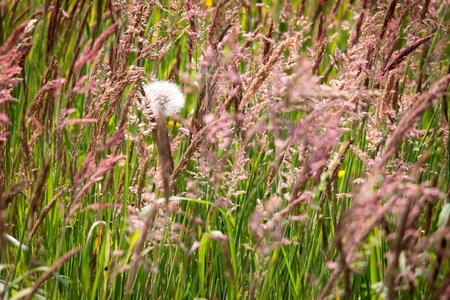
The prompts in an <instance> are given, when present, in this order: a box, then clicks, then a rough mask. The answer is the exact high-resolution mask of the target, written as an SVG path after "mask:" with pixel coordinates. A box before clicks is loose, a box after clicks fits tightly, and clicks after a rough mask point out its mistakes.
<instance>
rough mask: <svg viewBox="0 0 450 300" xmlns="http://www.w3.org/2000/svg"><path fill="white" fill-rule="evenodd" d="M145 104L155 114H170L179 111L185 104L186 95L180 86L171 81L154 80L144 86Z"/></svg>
mask: <svg viewBox="0 0 450 300" xmlns="http://www.w3.org/2000/svg"><path fill="white" fill-rule="evenodd" d="M143 88H144V92H145V97H144V99H143V100H144V104H145V107H146V108H150V109H151V110H152V112H153V115H159V114H162V115H165V116H170V115H173V114H177V113H179V112H180V111H181V110H182V109H183V106H184V96H183V93H182V92H181V90H180V88H179V87H178V86H177V85H176V84H174V83H172V82H169V81H154V82H151V83H149V84H146V85H144V86H143Z"/></svg>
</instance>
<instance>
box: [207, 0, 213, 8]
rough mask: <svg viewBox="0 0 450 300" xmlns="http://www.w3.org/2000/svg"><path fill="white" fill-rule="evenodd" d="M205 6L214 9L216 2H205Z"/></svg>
mask: <svg viewBox="0 0 450 300" xmlns="http://www.w3.org/2000/svg"><path fill="white" fill-rule="evenodd" d="M205 5H206V6H208V7H212V6H213V5H214V0H205Z"/></svg>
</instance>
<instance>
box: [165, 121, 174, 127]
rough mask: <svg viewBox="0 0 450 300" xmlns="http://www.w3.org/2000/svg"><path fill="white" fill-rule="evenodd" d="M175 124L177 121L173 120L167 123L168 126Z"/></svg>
mask: <svg viewBox="0 0 450 300" xmlns="http://www.w3.org/2000/svg"><path fill="white" fill-rule="evenodd" d="M173 125H175V122H174V121H173V120H169V122H168V123H167V126H168V127H173Z"/></svg>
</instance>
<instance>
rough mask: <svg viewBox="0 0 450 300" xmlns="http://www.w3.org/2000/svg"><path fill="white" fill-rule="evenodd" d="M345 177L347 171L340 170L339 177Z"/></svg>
mask: <svg viewBox="0 0 450 300" xmlns="http://www.w3.org/2000/svg"><path fill="white" fill-rule="evenodd" d="M344 175H345V170H339V172H338V177H339V178H342V177H344Z"/></svg>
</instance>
